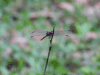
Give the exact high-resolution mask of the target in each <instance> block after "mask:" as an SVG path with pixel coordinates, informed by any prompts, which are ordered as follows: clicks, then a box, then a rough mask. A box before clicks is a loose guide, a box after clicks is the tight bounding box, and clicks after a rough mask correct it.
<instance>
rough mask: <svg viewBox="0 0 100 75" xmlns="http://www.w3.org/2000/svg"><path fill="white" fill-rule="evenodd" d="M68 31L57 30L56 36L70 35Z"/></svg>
mask: <svg viewBox="0 0 100 75" xmlns="http://www.w3.org/2000/svg"><path fill="white" fill-rule="evenodd" d="M67 33H68V32H66V31H55V33H54V36H68V35H67Z"/></svg>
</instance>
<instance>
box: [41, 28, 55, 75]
mask: <svg viewBox="0 0 100 75" xmlns="http://www.w3.org/2000/svg"><path fill="white" fill-rule="evenodd" d="M53 35H54V28H53V34H52V36H51V40H50V46H49V52H48V57H47V61H46V65H45V69H44V73H43V75H45V73H46V68H47V65H48V61H49V56H50V52H51V48H52V39H53Z"/></svg>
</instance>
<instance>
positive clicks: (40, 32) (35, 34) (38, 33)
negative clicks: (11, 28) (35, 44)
mask: <svg viewBox="0 0 100 75" xmlns="http://www.w3.org/2000/svg"><path fill="white" fill-rule="evenodd" d="M46 32H47V31H40V30H39V31H32V32H31V36H33V37H34V36H43V35H46Z"/></svg>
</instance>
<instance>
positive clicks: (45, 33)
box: [31, 30, 71, 41]
mask: <svg viewBox="0 0 100 75" xmlns="http://www.w3.org/2000/svg"><path fill="white" fill-rule="evenodd" d="M68 31H71V30H68ZM65 32H66V31H59V30H58V31H55V32H54V36H68V35H67V34H66V33H65ZM52 35H53V31H42V30H39V31H38V30H34V31H32V32H31V37H35V36H44V37H42V38H41V39H40V40H41V41H42V40H43V39H45V38H46V37H50V36H52Z"/></svg>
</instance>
